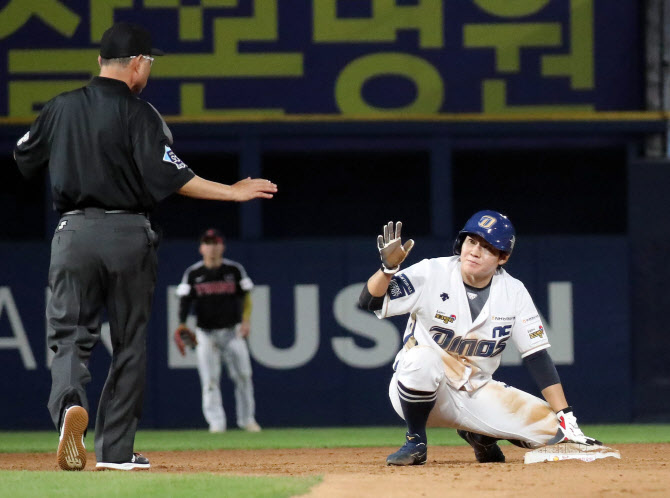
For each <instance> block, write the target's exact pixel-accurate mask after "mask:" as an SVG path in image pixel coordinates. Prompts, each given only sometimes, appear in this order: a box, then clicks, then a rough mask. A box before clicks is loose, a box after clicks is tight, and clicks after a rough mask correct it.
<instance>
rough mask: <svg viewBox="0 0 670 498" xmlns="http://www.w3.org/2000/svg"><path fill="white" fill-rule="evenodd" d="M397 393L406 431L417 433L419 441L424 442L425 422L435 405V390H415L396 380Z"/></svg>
mask: <svg viewBox="0 0 670 498" xmlns="http://www.w3.org/2000/svg"><path fill="white" fill-rule="evenodd" d="M398 395H399V396H400V406H401V407H402V414H403V415H404V416H405V422H407V432H408V433H410V434H418V436H419V438H420V439H421V442H423V443H426V442H427V438H426V422H427V421H428V414H429V413H430V411H431V410H432V409H433V407H434V406H435V400H436V399H437V391H434V392H429V391H415V390H414V389H408V388H407V387H405V386H403V385H402V383H401V382H398Z"/></svg>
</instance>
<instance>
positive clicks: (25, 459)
mask: <svg viewBox="0 0 670 498" xmlns="http://www.w3.org/2000/svg"><path fill="white" fill-rule="evenodd" d="M613 447H614V448H616V449H618V450H619V451H620V452H621V460H618V459H615V458H605V459H603V460H597V461H595V462H589V463H585V462H581V461H574V460H573V461H564V462H552V463H536V464H532V465H526V464H524V463H523V455H524V454H525V452H526V450H523V449H521V448H516V447H513V446H503V451H504V453H505V456H506V457H507V462H506V463H504V464H499V463H498V464H493V463H489V464H480V463H477V462H476V461H475V459H474V454H473V452H472V450H471V449H470V448H469V447H464V446H432V447H431V446H429V448H428V463H427V464H426V465H423V466H416V467H387V466H386V464H385V459H386V456H387V455H388V454H389V453H392V452H393V451H395V450H396V449H397V448H390V447H389V448H333V449H299V450H295V449H294V450H287V449H282V450H216V451H193V452H191V451H179V452H176V451H174V452H160V451H156V452H145V453H144V454H145V456H147V457H149V458H150V460H151V470H148V471H143V472H158V473H161V472H167V473H195V472H212V473H221V474H235V475H264V476H271V475H293V476H305V475H315V474H318V475H322V476H323V482H322V483H321V484H319V485H317V486H315V487H314V488H312V491H311V492H310V493H309V494H308V495H303V496H309V497H312V498H326V497H328V498H330V497H403V498H409V497H414V496H421V497H437V496H484V495H486V496H487V497H492V496H510V497H511V496H514V497H535V498H537V497H538V496H542V498H545V497H549V496H598V497H600V496H645V497H646V496H653V497H656V496H658V497H660V496H670V444H667V443H666V444H620V445H613ZM138 450H140V451H142V449H141V448H138ZM88 462H89V463H88V465H87V467H86V470H85V472H86V471H92V470H95V463H94V462H95V455H94V454H93V453H89V455H88ZM0 469H4V470H58V464H57V462H56V453H55V451H54V453H53V454H50V453H0ZM136 472H137V471H136Z"/></svg>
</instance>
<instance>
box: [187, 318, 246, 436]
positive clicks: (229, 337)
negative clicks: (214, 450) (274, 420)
mask: <svg viewBox="0 0 670 498" xmlns="http://www.w3.org/2000/svg"><path fill="white" fill-rule="evenodd" d="M238 328H239V327H232V328H228V329H217V330H211V331H207V332H205V331H204V330H202V329H200V328H196V329H195V334H196V337H197V339H198V346H197V347H196V355H197V357H198V373H199V374H200V384H201V386H202V413H203V414H204V415H205V420H207V423H208V424H209V429H210V431H216V432H222V431H225V430H226V426H227V424H226V413H225V412H224V410H223V401H222V397H221V363H223V364H225V365H226V370H227V371H228V377H229V378H230V380H232V381H233V384H234V386H235V411H236V415H237V425H238V426H239V427H245V426H246V425H248V424H250V423H251V422H253V421H255V418H254V417H255V411H256V404H255V402H254V386H253V383H252V381H251V360H250V358H249V348H247V341H246V340H245V339H244V338H242V337H240V335H239V332H238Z"/></svg>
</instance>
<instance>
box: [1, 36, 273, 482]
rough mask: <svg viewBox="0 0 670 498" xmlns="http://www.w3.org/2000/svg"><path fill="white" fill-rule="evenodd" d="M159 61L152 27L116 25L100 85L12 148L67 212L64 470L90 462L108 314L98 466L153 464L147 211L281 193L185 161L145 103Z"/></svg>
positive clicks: (54, 398) (52, 308) (106, 41)
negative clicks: (97, 370)
mask: <svg viewBox="0 0 670 498" xmlns="http://www.w3.org/2000/svg"><path fill="white" fill-rule="evenodd" d="M158 55H163V52H162V51H160V50H158V49H155V48H152V46H151V36H150V34H149V32H148V31H147V30H145V29H144V28H142V27H141V26H138V25H134V24H130V23H117V24H114V25H113V26H112V27H111V28H109V29H108V30H107V31H105V33H104V34H103V36H102V41H101V47H100V56H99V57H98V64H99V65H100V76H99V77H95V78H93V79H92V80H91V82H90V83H89V84H88V85H87V86H85V87H83V88H80V89H78V90H74V91H72V92H67V93H64V94H61V95H59V96H57V97H55V98H54V99H52V100H50V101H49V102H47V103H46V105H45V106H44V108H43V110H42V112H41V113H40V115H39V116H38V117H37V119H36V120H35V122H34V123H33V124H32V126H31V128H30V130H29V131H28V132H27V133H26V134H25V135H24V136H23V137H22V138H21V139H20V140H19V141H18V143H17V145H16V149H15V151H14V157H15V159H16V162H17V164H18V167H19V169H20V170H21V172H22V174H23V175H24V176H26V177H31V176H33V175H36V174H38V173H39V172H42V171H44V170H45V169H46V168H47V167H48V170H49V175H50V178H51V188H52V195H53V203H54V208H55V209H56V210H57V211H59V212H60V214H61V215H62V217H61V219H60V221H59V223H58V226H57V228H56V231H55V233H54V237H53V241H52V244H51V263H50V267H49V288H50V290H51V297H50V298H49V301H48V303H47V312H46V314H47V322H48V346H49V347H50V348H51V350H52V351H54V352H55V357H54V360H53V364H52V367H51V373H52V387H51V395H50V397H49V403H48V407H49V411H50V413H51V417H52V419H53V422H54V424H55V426H56V428H57V430H59V431H60V441H59V444H58V452H57V460H58V464H59V466H60V468H61V469H63V470H81V469H83V468H84V466H85V465H86V449H85V446H84V436H85V433H86V429H87V426H88V400H87V397H86V391H85V386H86V384H88V382H89V381H90V378H91V376H90V373H89V371H88V368H87V364H88V360H89V357H90V355H91V350H92V349H93V347H94V346H95V345H96V343H97V342H98V341H99V339H100V313H101V310H102V308H103V307H105V308H106V310H107V314H108V317H109V324H110V332H111V341H112V347H113V352H112V360H111V365H110V369H109V375H108V377H107V380H106V382H105V386H104V388H103V390H102V393H101V396H100V404H99V407H98V413H97V419H96V423H95V453H96V459H97V465H96V466H97V467H99V468H103V469H104V468H108V469H119V470H130V469H135V468H140V469H141V468H149V466H150V464H149V460H148V459H147V458H146V457H144V456H142V455H140V454H139V453H134V451H133V450H134V448H133V446H134V441H135V432H136V430H137V424H138V421H139V419H140V416H141V413H142V404H143V398H144V383H145V370H146V351H145V350H146V327H147V322H148V320H149V315H150V311H151V301H152V297H153V291H154V285H155V281H156V263H157V261H156V245H157V237H156V234H155V233H154V231H153V230H152V228H151V225H150V223H149V219H148V214H149V213H150V212H151V211H152V210H153V209H154V207H155V205H156V204H157V203H158V202H159V201H161V200H162V199H164V198H165V197H167V196H168V195H170V194H171V193H173V192H179V193H180V194H182V195H187V196H190V197H197V198H206V199H217V200H223V201H247V200H250V199H253V198H258V197H261V198H271V197H272V196H273V193H274V192H276V191H277V188H276V185H274V184H273V183H272V182H270V181H268V180H263V179H253V180H252V179H249V178H248V179H245V180H242V181H240V182H238V183H236V184H234V185H232V186H231V185H223V184H219V183H215V182H210V181H207V180H204V179H202V178H200V177H198V176H197V175H195V174H194V173H193V171H191V170H190V169H189V168H188V167H187V165H186V164H184V163H183V162H182V161H181V160H180V159H179V157H178V156H177V155H176V154H175V153H174V152H173V151H172V149H171V145H172V134H171V132H170V130H169V129H168V127H167V125H166V124H165V121H164V120H163V119H162V117H161V116H160V114H159V113H158V112H157V111H156V109H154V108H153V107H152V106H151V105H150V104H149V103H147V102H145V101H143V100H141V99H140V98H138V97H137V95H138V94H139V93H140V92H141V91H142V90H143V89H144V87H145V86H146V84H147V81H148V79H149V74H150V72H151V67H152V64H153V61H154V57H155V56H158Z"/></svg>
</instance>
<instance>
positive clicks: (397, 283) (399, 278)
mask: <svg viewBox="0 0 670 498" xmlns="http://www.w3.org/2000/svg"><path fill="white" fill-rule="evenodd" d="M414 291H415V289H414V285H412V282H411V281H410V280H409V278H407V276H406V275H402V274H401V275H396V276H394V277H393V278H392V279H391V282H390V283H389V289H388V294H389V297H390V298H391V299H398V298H399V297H403V296H409V295H410V294H413V293H414Z"/></svg>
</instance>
